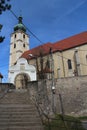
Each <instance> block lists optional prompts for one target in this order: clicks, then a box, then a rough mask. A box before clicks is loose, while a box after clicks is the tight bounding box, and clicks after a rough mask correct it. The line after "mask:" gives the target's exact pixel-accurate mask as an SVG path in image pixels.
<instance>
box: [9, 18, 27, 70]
mask: <svg viewBox="0 0 87 130" xmlns="http://www.w3.org/2000/svg"><path fill="white" fill-rule="evenodd" d="M27 50H29V36H28V35H27V34H26V27H25V26H24V24H23V23H22V17H19V18H18V24H17V25H16V26H15V27H14V32H13V33H12V34H11V43H10V59H9V68H10V67H11V66H13V65H14V64H15V63H16V62H17V60H18V59H19V58H20V56H21V55H22V54H23V53H24V51H27Z"/></svg>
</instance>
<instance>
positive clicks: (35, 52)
mask: <svg viewBox="0 0 87 130" xmlns="http://www.w3.org/2000/svg"><path fill="white" fill-rule="evenodd" d="M50 48H53V45H52V44H51V43H46V44H43V45H40V46H37V47H35V48H33V49H31V50H28V51H25V52H24V53H23V54H22V56H21V57H24V58H26V59H32V58H35V56H36V57H39V56H40V54H42V55H47V54H48V53H49V52H50ZM29 54H32V56H30V55H29Z"/></svg>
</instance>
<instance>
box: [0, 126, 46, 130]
mask: <svg viewBox="0 0 87 130" xmlns="http://www.w3.org/2000/svg"><path fill="white" fill-rule="evenodd" d="M0 130H44V129H43V127H42V126H22V127H21V126H8V127H7V126H3V127H0Z"/></svg>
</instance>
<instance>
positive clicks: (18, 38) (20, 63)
mask: <svg viewBox="0 0 87 130" xmlns="http://www.w3.org/2000/svg"><path fill="white" fill-rule="evenodd" d="M27 50H29V36H28V34H27V33H26V27H25V26H24V25H23V23H22V17H19V19H18V24H17V25H16V26H15V27H14V32H13V33H12V34H11V42H10V57H9V73H8V78H9V83H13V84H15V86H16V87H17V89H20V88H26V83H27V81H34V80H36V68H35V66H34V65H29V64H28V62H27V60H26V59H25V58H20V57H21V55H22V54H23V53H24V52H25V51H27Z"/></svg>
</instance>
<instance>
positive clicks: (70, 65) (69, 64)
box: [67, 59, 72, 69]
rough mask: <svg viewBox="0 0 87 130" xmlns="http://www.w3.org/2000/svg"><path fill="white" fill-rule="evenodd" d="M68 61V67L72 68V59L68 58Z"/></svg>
mask: <svg viewBox="0 0 87 130" xmlns="http://www.w3.org/2000/svg"><path fill="white" fill-rule="evenodd" d="M67 63H68V69H72V63H71V60H70V59H68V61H67Z"/></svg>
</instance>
